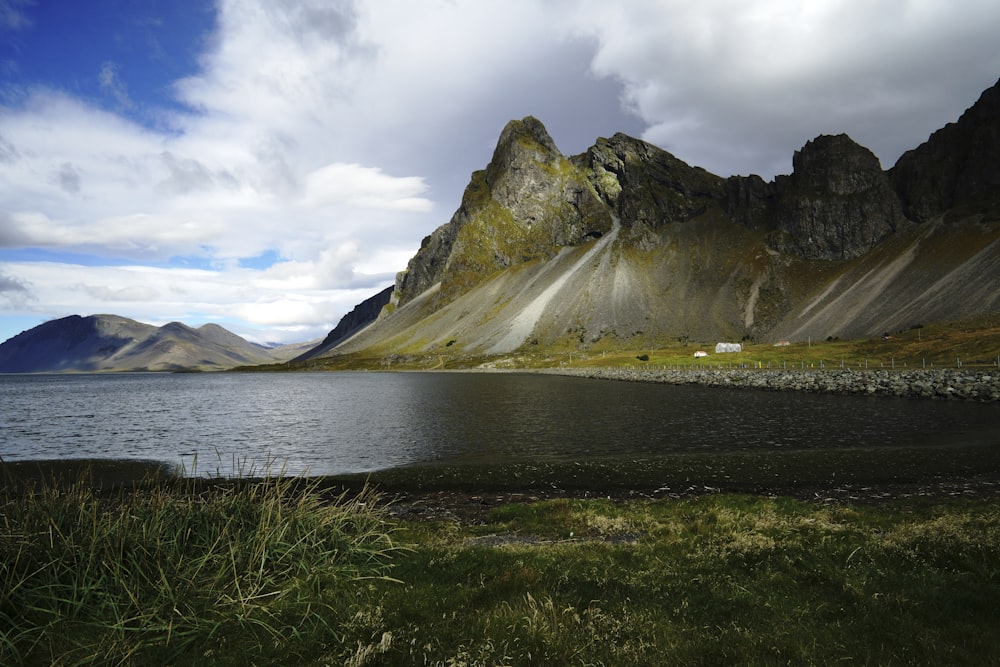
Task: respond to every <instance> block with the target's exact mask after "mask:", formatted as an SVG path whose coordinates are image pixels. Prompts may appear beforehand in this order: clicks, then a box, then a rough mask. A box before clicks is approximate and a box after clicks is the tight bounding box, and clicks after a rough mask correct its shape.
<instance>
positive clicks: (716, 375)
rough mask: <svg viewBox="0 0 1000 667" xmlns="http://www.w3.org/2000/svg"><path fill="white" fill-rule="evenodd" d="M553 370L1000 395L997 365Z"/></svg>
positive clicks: (861, 390)
mask: <svg viewBox="0 0 1000 667" xmlns="http://www.w3.org/2000/svg"><path fill="white" fill-rule="evenodd" d="M550 372H555V373H559V374H561V375H573V376H576V377H589V378H598V379H603V380H621V381H628V382H658V383H664V384H679V385H690V384H696V385H703V386H708V387H729V388H735V389H764V390H770V391H805V392H814V393H825V394H855V395H862V396H902V397H909V398H932V399H939V400H960V401H980V402H994V401H1000V372H998V371H997V370H996V369H992V370H990V369H986V370H981V369H977V370H964V369H933V370H929V369H920V370H892V371H890V370H882V369H880V370H854V369H822V370H818V369H803V370H790V369H789V370H775V369H751V368H723V369H702V368H691V369H655V368H653V369H648V368H561V369H554V370H552V371H550Z"/></svg>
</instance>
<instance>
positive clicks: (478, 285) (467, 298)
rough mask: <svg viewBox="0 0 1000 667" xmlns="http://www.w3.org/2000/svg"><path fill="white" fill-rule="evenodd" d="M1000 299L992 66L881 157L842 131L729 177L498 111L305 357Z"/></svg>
mask: <svg viewBox="0 0 1000 667" xmlns="http://www.w3.org/2000/svg"><path fill="white" fill-rule="evenodd" d="M996 311H1000V82H998V84H997V85H995V86H993V87H992V88H990V89H988V90H986V91H985V92H984V93H983V94H982V96H981V97H980V98H979V100H978V101H977V102H976V103H975V105H973V106H972V107H971V108H970V109H968V110H967V111H966V112H965V113H964V114H963V115H962V117H961V118H960V119H959V120H958V121H957V122H955V123H951V124H949V125H947V126H946V127H944V128H942V129H941V130H939V131H937V132H935V133H934V134H933V135H932V136H931V137H930V138H929V139H928V141H927V142H925V143H924V144H922V145H921V146H919V147H917V148H915V149H913V150H911V151H909V152H907V153H905V154H904V155H903V156H902V157H900V158H899V160H898V161H897V163H896V164H895V165H894V166H893V167H892V168H891V169H889V170H888V171H885V170H883V169H882V167H881V165H880V163H879V160H878V158H877V157H876V156H875V155H874V154H872V153H871V151H869V150H868V149H866V148H864V147H862V146H860V145H858V144H857V143H855V142H854V141H853V140H852V139H851V138H850V137H848V136H847V135H844V134H840V135H834V136H826V135H824V136H819V137H817V138H815V139H813V140H812V141H809V142H808V143H806V145H805V146H803V147H802V149H801V150H799V151H797V152H796V153H795V155H794V157H793V173H792V174H790V175H787V176H778V177H776V178H775V179H774V180H773V181H771V182H765V181H764V180H763V179H762V178H760V177H758V176H753V175H751V176H731V177H729V178H722V177H719V176H716V175H714V174H711V173H709V172H707V171H705V170H704V169H700V168H698V167H692V166H689V165H688V164H685V163H684V162H683V161H681V160H679V159H678V158H676V157H674V156H673V155H671V154H669V153H667V152H666V151H663V150H661V149H659V148H657V147H655V146H652V145H651V144H648V143H645V142H643V141H640V140H638V139H634V138H632V137H629V136H626V135H624V134H616V135H615V136H613V137H611V138H610V139H604V138H602V139H598V140H597V142H596V143H595V144H594V146H592V147H591V148H590V149H589V150H587V151H586V152H585V153H583V154H581V155H576V156H571V157H567V156H564V155H563V154H562V153H560V152H559V150H558V148H557V147H556V145H555V143H554V142H553V141H552V138H551V137H550V136H549V134H548V132H547V131H546V129H545V127H544V126H543V125H542V123H541V122H539V121H538V120H537V119H535V118H532V117H527V118H524V119H522V120H515V121H511V122H510V123H509V124H508V125H507V126H506V127H505V128H504V130H503V132H502V133H501V135H500V138H499V141H498V143H497V146H496V149H495V151H494V154H493V158H492V160H491V161H490V163H489V164H488V165H487V166H486V168H485V169H483V170H482V171H477V172H474V173H473V174H472V178H471V181H470V183H469V185H468V186H467V188H466V190H465V193H464V195H463V197H462V202H461V205H460V206H459V208H458V210H457V211H456V212H455V214H454V215H453V216H452V218H451V220H450V221H449V222H448V223H446V224H444V225H442V226H441V227H439V228H438V229H437V230H435V231H434V232H433V233H432V234H431V235H429V236H428V237H427V238H425V239H424V240H423V243H422V244H421V248H420V250H419V251H418V252H417V253H416V255H415V256H414V257H413V258H412V259H411V260H410V262H409V264H408V266H407V268H406V270H405V271H403V272H401V273H400V274H399V275H398V276H397V278H396V284H395V287H394V288H393V290H392V291H391V294H390V293H382V294H379V295H377V296H376V297H372V299H370V300H369V301H368V302H366V303H365V304H361V305H360V306H359V308H358V309H357V312H355V313H354V314H353V316H352V318H351V321H350V323H349V326H345V327H338V329H337V330H335V331H334V332H332V333H331V336H330V337H329V338H328V339H327V341H326V342H324V343H323V344H322V345H320V346H318V347H317V348H315V349H314V350H312V351H310V352H308V353H306V354H305V355H303V357H302V358H303V359H310V358H320V357H326V356H334V355H342V354H356V355H360V356H363V357H369V358H378V357H380V356H391V355H416V356H420V355H425V356H430V355H440V354H448V355H451V356H454V355H462V354H467V355H484V354H486V355H489V354H508V353H514V352H516V351H518V350H535V351H541V350H546V349H567V348H568V349H571V350H573V349H579V350H586V349H591V348H600V347H605V348H606V347H625V346H630V345H633V346H634V345H638V346H640V347H647V346H650V345H655V344H656V343H658V342H669V341H675V340H686V339H690V340H693V341H706V342H712V341H717V340H741V339H744V340H745V339H749V340H758V341H761V342H765V341H777V340H792V341H795V340H806V339H807V338H812V339H817V340H818V339H823V338H827V337H831V336H833V337H865V336H876V335H882V334H883V333H885V332H895V331H899V330H902V329H905V328H909V327H913V326H916V325H918V324H926V323H930V322H938V321H952V320H958V319H962V318H966V317H970V316H975V315H979V314H983V313H990V312H996Z"/></svg>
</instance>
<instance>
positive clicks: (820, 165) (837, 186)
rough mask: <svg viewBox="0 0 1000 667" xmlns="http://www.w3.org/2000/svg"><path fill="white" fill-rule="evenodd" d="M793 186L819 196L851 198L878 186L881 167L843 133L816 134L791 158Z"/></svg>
mask: <svg viewBox="0 0 1000 667" xmlns="http://www.w3.org/2000/svg"><path fill="white" fill-rule="evenodd" d="M792 169H793V174H794V177H795V184H796V185H797V186H798V187H800V188H802V189H809V190H813V191H815V192H816V193H820V194H833V195H853V194H859V193H864V192H867V191H868V190H870V189H871V188H873V187H878V186H879V185H880V183H881V181H882V165H881V164H880V163H879V160H878V158H877V157H875V154H874V153H872V152H871V151H870V150H868V149H867V148H865V147H864V146H861V145H860V144H858V143H855V141H854V140H853V139H851V138H850V137H849V136H847V135H846V134H836V135H825V134H824V135H820V136H818V137H816V138H815V139H813V140H812V141H808V142H806V145H805V146H803V147H802V148H801V149H800V150H797V151H795V153H794V154H793V156H792Z"/></svg>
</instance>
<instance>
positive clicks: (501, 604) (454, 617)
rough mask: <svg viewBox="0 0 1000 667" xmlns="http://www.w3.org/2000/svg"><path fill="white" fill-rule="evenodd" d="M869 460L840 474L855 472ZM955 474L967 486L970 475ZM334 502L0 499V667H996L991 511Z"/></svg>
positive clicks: (924, 499)
mask: <svg viewBox="0 0 1000 667" xmlns="http://www.w3.org/2000/svg"><path fill="white" fill-rule="evenodd" d="M979 454H981V452H980V453H979ZM979 454H976V453H973V454H970V457H972V458H969V457H967V458H968V461H966V463H968V462H969V461H971V460H973V459H974V458H977V457H978V456H979ZM879 456H882V457H885V456H890V457H891V454H890V453H882V454H880V455H879ZM959 458H961V457H959ZM993 458H996V457H995V456H993ZM903 459H909V455H908V454H906V453H901V454H900V460H903ZM873 462H874V461H871V460H867V461H866V460H865V459H864V457H862V458H861V459H859V460H857V461H856V462H855V467H856V468H857V469H858V472H857V473H856V474H857V475H858V478H857V479H858V480H861V476H863V473H862V469H863V468H865V466H866V465H868V464H871V463H873ZM938 463H940V461H938V462H937V463H935V461H933V460H929V459H928V460H923V461H917V462H913V463H911V464H910V465H911V468H912V470H911V473H912V474H913V475H916V476H917V477H921V476H920V475H919V474H918V472H919V471H918V470H917V469H921V470H924V472H925V474H924V476H923V477H921V479H923V478H925V477H926V479H933V478H934V477H935V476H936V475H937V474H938V473H937V472H936V471H934V470H933V468H934V466H936V465H937V464H938ZM800 464H801V467H800V468H799V469H800V470H801V469H804V468H805V467H806V466H805V462H800ZM882 464H884V465H892V461H882ZM686 465H689V466H695V465H706V462H705V461H700V462H692V461H689V462H688V463H687V464H686ZM963 465H964V464H963ZM991 466H992V467H991ZM986 467H988V468H991V469H993V468H994V467H995V461H994V462H993V463H990V464H989V465H987V466H986ZM751 468H753V466H749V465H748V466H747V469H748V470H749V469H751ZM691 469H693V468H691ZM623 472H625V473H627V471H625V470H619V471H617V472H616V475H615V476H616V477H617V476H618V474H617V473H623ZM689 472H690V469H689ZM448 474H449V473H447V471H436V472H428V471H423V473H422V475H423V476H421V475H416V474H415V473H414V471H410V473H409V476H410V480H411V482H409V483H408V482H407V481H406V479H405V476H406V475H407V473H406V472H402V473H399V472H397V473H396V475H397V476H396V477H395V478H393V479H390V480H387V482H388V483H387V485H388V486H390V487H393V488H395V489H396V491H397V492H400V491H402V490H404V489H406V488H410V489H411V491H413V492H417V491H420V492H427V491H429V490H431V489H433V488H441V486H442V484H443V481H444V480H446V479H447V476H448ZM478 474H480V475H482V476H483V478H487V477H489V476H490V473H489V471H485V470H484V471H479V473H478ZM547 474H549V475H557V474H562V475H565V474H566V471H562V472H560V471H549V472H548V473H547ZM946 474H950V475H952V476H953V477H955V478H960V477H961V476H962V470H961V466H957V467H955V468H954V469H952V470H951V471H950V472H948V471H946ZM401 476H402V477H401ZM492 476H493V478H497V477H507V478H510V476H511V471H499V472H498V471H494V472H493V475H492ZM877 479H878V474H877V473H873V476H871V477H869V478H868V481H869V482H877ZM992 479H994V480H995V479H996V476H995V475H994V477H993V478H992ZM414 480H415V483H414ZM599 481H600V476H599V475H598V474H597V473H596V472H594V471H591V473H590V484H591V485H593V484H596V483H597V482H599ZM465 483H466V484H468V485H469V486H468V487H467V488H473V487H472V485H473V484H475V479H471V480H470V479H466V480H465ZM407 484H409V487H407ZM420 485H423V487H424V488H422V489H421V488H420ZM510 485H511V486H510V487H509V488H508V489H507V490H508V491H510V490H513V489H515V488H517V486H516V485H515V484H514V483H513V482H510ZM29 486H30V484H29ZM335 486H336V485H332V484H330V483H329V480H327V482H326V483H320V482H318V481H309V480H296V479H269V480H249V479H248V480H236V481H230V482H224V481H208V482H207V481H205V480H200V481H196V480H172V479H161V480H158V481H148V482H144V483H141V484H138V485H135V484H124V485H110V486H107V487H106V488H104V489H103V490H95V489H94V485H93V484H91V483H90V479H89V478H85V477H81V478H79V479H78V481H76V482H66V481H65V479H63V481H62V482H60V483H59V484H55V483H48V482H38V483H37V484H35V485H34V487H33V490H27V489H25V488H24V487H20V488H19V487H18V486H17V485H12V484H7V485H6V486H5V487H4V491H3V493H2V494H0V586H2V588H0V663H2V664H12V665H13V664H27V665H32V664H38V665H50V664H55V665H78V664H101V665H104V664H142V665H179V664H209V665H214V664H219V665H246V664H283V665H297V664H302V665H314V664H316V665H323V664H329V665H414V664H417V665H424V664H426V665H663V664H674V665H719V664H734V665H779V664H781V665H786V664H819V665H827V664H829V665H832V664H843V663H847V664H871V665H876V664H877V665H886V664H908V665H914V664H916V665H941V664H949V665H955V664H969V665H980V664H995V663H997V662H998V661H1000V635H998V634H997V633H996V631H995V630H996V628H997V627H1000V496H997V495H996V494H995V493H993V494H979V497H966V498H963V497H954V498H946V497H943V496H942V495H940V494H937V495H935V494H926V493H915V494H910V495H909V497H906V498H897V499H895V500H888V501H880V500H877V497H876V496H869V497H867V499H865V500H863V501H852V500H844V501H837V502H822V501H819V500H812V501H804V500H801V499H798V500H797V499H794V498H791V497H788V496H786V495H780V494H779V495H774V494H761V493H758V494H751V495H745V494H735V493H729V494H709V495H701V496H685V497H662V498H648V499H634V500H622V499H621V497H622V494H621V493H617V492H616V493H615V494H614V495H615V497H616V498H618V499H616V500H612V499H608V498H604V499H594V498H590V499H584V498H574V497H563V498H551V499H547V500H538V501H535V502H502V503H499V504H495V505H492V506H489V507H485V508H479V511H477V512H475V513H472V514H466V515H460V514H455V513H452V512H448V511H442V512H424V513H414V512H407V511H403V510H405V509H406V508H405V507H403V506H402V505H400V503H402V504H403V505H405V503H406V502H407V501H406V500H405V499H404V500H402V501H398V502H397V503H396V504H395V505H393V504H389V505H387V504H386V503H385V502H384V501H385V498H380V497H379V496H378V494H376V493H373V492H372V491H371V490H370V489H364V488H363V487H362V489H361V491H360V493H358V492H357V489H355V490H354V491H351V492H350V493H346V494H345V493H342V492H339V491H336V490H333V488H334V487H335ZM445 486H446V484H445ZM458 486H459V482H458V480H456V481H454V482H453V487H454V488H458ZM623 489H624V487H619V488H618V489H616V491H619V492H620V491H622V490H623ZM610 495H612V494H611V493H609V496H610ZM959 496H961V494H959ZM411 502H412V499H411ZM465 502H467V503H469V502H476V500H475V499H474V498H472V499H467V500H466V501H465Z"/></svg>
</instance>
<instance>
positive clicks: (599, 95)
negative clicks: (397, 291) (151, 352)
mask: <svg viewBox="0 0 1000 667" xmlns="http://www.w3.org/2000/svg"><path fill="white" fill-rule="evenodd" d="M998 28H1000V3H997V2H996V0H956V1H954V2H951V1H946V0H880V1H879V2H870V0H799V1H792V0H766V1H761V2H758V1H754V0H738V1H733V0H703V1H701V2H690V0H629V1H628V2H607V0H549V1H541V0H537V1H529V0H504V2H483V1H482V0H419V1H418V0H357V1H351V0H216V1H212V0H91V1H88V2H80V1H79V0H0V341H4V340H6V339H8V338H10V337H13V336H14V335H16V334H18V333H19V332H21V331H24V330H27V329H30V328H32V327H34V326H37V325H38V324H41V323H43V322H45V321H47V320H50V319H54V318H59V317H65V316H67V315H72V314H78V315H90V314H97V313H112V314H116V315H121V316H124V317H130V318H133V319H136V320H139V321H142V322H148V323H151V324H156V325H162V324H166V323H167V322H170V321H181V322H184V323H186V324H189V325H191V326H199V325H201V324H205V323H208V322H215V323H218V324H221V325H222V326H224V327H226V328H228V329H230V330H231V331H234V332H235V333H237V334H240V335H241V336H244V337H245V338H248V339H250V340H254V341H256V342H261V343H264V342H268V343H270V342H274V343H291V342H302V341H308V340H313V339H316V338H321V337H323V336H324V335H325V334H326V333H327V332H328V331H329V330H330V329H332V328H333V327H334V326H335V325H336V323H337V322H338V321H339V319H340V318H341V317H342V316H343V315H344V314H345V313H346V312H348V311H349V310H351V308H353V307H354V305H356V304H357V303H359V302H361V301H363V300H364V299H366V298H368V297H369V296H372V295H374V294H375V293H377V292H378V291H380V290H381V289H383V288H384V287H386V286H388V285H391V284H392V282H393V280H394V276H395V274H396V272H398V271H400V270H402V269H404V268H405V267H406V263H407V261H408V260H409V258H410V257H412V256H413V254H414V253H415V252H416V251H417V249H418V248H419V247H420V241H421V239H422V238H423V237H424V236H426V235H428V234H430V233H431V232H432V231H433V230H434V229H435V228H436V227H438V226H439V225H441V224H444V223H446V222H447V221H448V220H449V219H450V218H451V216H452V214H453V213H454V211H455V210H456V209H457V208H458V205H459V203H460V201H461V194H462V191H463V189H464V188H465V186H466V185H467V184H468V182H469V178H470V176H471V173H472V172H473V171H474V170H476V169H482V168H483V167H485V166H486V165H487V164H488V162H489V160H490V157H491V155H492V151H493V148H494V146H495V144H496V140H497V138H498V136H499V134H500V131H501V130H502V129H503V126H504V125H505V124H506V123H507V121H509V120H511V119H514V118H523V117H524V116H527V115H532V116H535V117H537V118H538V119H539V120H541V121H542V122H543V123H544V124H545V126H546V128H547V129H548V130H549V133H550V134H551V135H552V137H553V139H554V140H555V141H556V144H557V145H558V146H559V148H560V150H561V151H562V152H563V153H564V154H566V155H572V154H577V153H582V152H584V151H585V150H586V149H587V148H588V147H589V146H591V145H593V143H594V142H595V141H596V139H597V138H598V137H608V136H611V135H612V134H614V133H615V132H624V133H626V134H630V135H632V136H635V137H639V138H642V139H644V140H646V141H649V142H650V143H653V144H655V145H657V146H659V147H661V148H663V149H665V150H668V151H670V152H671V153H672V154H674V155H675V156H677V157H678V158H680V159H682V160H684V161H685V162H687V163H689V164H692V165H696V166H700V167H704V168H705V169H708V170H709V171H711V172H713V173H715V174H718V175H720V176H730V175H734V174H750V173H756V174H759V175H761V176H763V177H764V178H765V179H768V180H770V179H771V178H772V177H773V176H774V175H776V174H786V173H789V172H790V171H791V164H792V155H793V153H794V151H796V150H798V149H799V148H801V147H802V146H803V145H804V144H805V143H806V142H807V141H809V140H810V139H812V138H814V137H816V136H818V135H820V134H836V133H840V132H846V133H847V134H849V135H850V136H851V137H852V138H853V139H854V140H855V141H857V142H858V143H860V144H862V145H864V146H866V147H868V148H869V149H871V150H872V151H873V152H874V153H875V154H876V155H877V156H878V157H879V159H880V160H881V162H882V165H883V167H884V168H889V167H891V166H892V165H893V164H894V163H895V161H896V159H897V158H898V157H899V156H900V155H901V154H902V153H903V152H904V151H906V150H909V149H911V148H915V147H916V146H918V145H919V144H920V143H922V142H923V141H925V140H926V139H927V137H928V136H929V135H930V133H931V132H933V131H934V130H936V129H938V128H940V127H942V126H943V125H945V124H946V123H948V122H953V121H955V120H957V119H958V117H959V116H960V115H961V113H962V112H963V111H964V110H965V109H966V108H968V107H969V106H971V105H972V104H973V103H974V102H975V101H976V99H978V97H979V95H980V93H981V92H982V91H983V90H985V89H986V88H988V87H990V86H992V85H993V84H994V83H996V82H997V80H998V78H1000V49H998V48H997V47H996V33H997V29H998Z"/></svg>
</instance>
